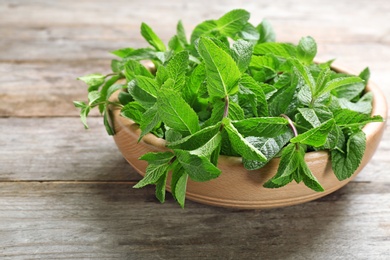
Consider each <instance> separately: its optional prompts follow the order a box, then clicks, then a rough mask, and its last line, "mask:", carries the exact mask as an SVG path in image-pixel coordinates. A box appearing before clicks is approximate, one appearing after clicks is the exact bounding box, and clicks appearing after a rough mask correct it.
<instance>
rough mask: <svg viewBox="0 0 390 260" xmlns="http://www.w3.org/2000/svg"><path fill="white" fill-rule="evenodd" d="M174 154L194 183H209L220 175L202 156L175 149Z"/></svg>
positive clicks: (218, 170)
mask: <svg viewBox="0 0 390 260" xmlns="http://www.w3.org/2000/svg"><path fill="white" fill-rule="evenodd" d="M174 152H175V155H176V156H177V160H178V162H179V163H180V165H181V166H182V167H183V168H184V170H185V172H186V173H187V174H188V175H189V176H190V178H191V179H192V180H194V181H199V182H203V181H209V180H212V179H215V178H217V177H218V176H219V175H220V174H221V170H220V169H218V168H217V167H216V166H215V165H213V164H212V163H211V162H210V161H209V159H208V158H206V157H204V156H199V155H196V154H192V153H191V152H190V151H185V150H180V149H176V150H174Z"/></svg>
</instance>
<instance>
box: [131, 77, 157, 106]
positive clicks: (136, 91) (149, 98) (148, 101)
mask: <svg viewBox="0 0 390 260" xmlns="http://www.w3.org/2000/svg"><path fill="white" fill-rule="evenodd" d="M127 91H128V92H129V94H130V95H131V96H132V97H133V98H134V100H135V101H138V102H139V103H140V104H141V105H142V106H143V107H144V108H146V109H147V108H150V107H152V106H153V105H154V104H155V103H156V98H155V97H154V96H153V95H151V94H149V93H148V92H146V91H145V90H143V89H142V88H140V87H139V86H138V84H137V83H136V81H135V80H132V81H130V82H129V83H128V84H127Z"/></svg>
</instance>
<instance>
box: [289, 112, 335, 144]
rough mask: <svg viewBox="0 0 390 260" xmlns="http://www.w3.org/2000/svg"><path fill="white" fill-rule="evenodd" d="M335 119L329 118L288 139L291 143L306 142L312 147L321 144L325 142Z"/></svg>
mask: <svg viewBox="0 0 390 260" xmlns="http://www.w3.org/2000/svg"><path fill="white" fill-rule="evenodd" d="M334 124H335V121H334V120H333V119H330V120H328V121H326V122H324V123H322V124H321V125H320V126H318V127H315V128H312V129H310V130H308V131H307V132H304V133H302V134H299V135H298V136H296V137H294V138H292V139H291V140H290V142H291V143H301V144H307V145H310V146H314V147H320V146H323V145H324V144H325V142H326V138H327V137H328V134H329V132H330V131H331V130H332V128H333V126H334Z"/></svg>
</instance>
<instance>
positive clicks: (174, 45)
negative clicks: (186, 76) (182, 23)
mask: <svg viewBox="0 0 390 260" xmlns="http://www.w3.org/2000/svg"><path fill="white" fill-rule="evenodd" d="M168 47H169V49H170V50H172V51H174V52H180V51H182V50H184V47H183V45H182V44H181V42H180V40H179V38H178V37H177V35H174V36H173V37H172V38H171V39H170V40H169V42H168Z"/></svg>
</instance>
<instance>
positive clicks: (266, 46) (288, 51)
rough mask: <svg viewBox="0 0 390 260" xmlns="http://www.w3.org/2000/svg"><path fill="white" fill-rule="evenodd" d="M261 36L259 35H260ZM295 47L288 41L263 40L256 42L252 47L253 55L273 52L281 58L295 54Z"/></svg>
mask: <svg viewBox="0 0 390 260" xmlns="http://www.w3.org/2000/svg"><path fill="white" fill-rule="evenodd" d="M260 37H261V36H260ZM296 52H297V50H296V47H295V46H294V45H292V44H289V43H279V42H278V43H276V42H264V43H259V44H257V45H256V46H255V47H254V49H253V54H254V55H265V54H274V55H275V56H278V57H281V58H285V59H287V58H291V57H295V56H296Z"/></svg>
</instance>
